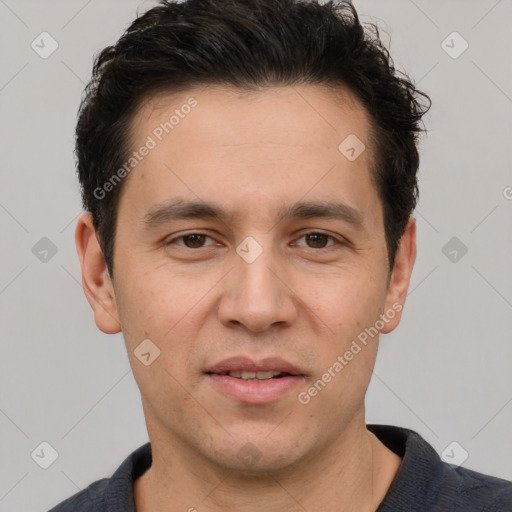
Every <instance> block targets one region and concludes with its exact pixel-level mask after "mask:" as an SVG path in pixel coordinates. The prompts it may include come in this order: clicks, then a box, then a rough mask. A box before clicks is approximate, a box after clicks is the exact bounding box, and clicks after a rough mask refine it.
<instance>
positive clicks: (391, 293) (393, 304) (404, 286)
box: [381, 216, 416, 334]
mask: <svg viewBox="0 0 512 512" xmlns="http://www.w3.org/2000/svg"><path fill="white" fill-rule="evenodd" d="M415 260H416V221H415V220H414V218H413V217H412V216H411V217H410V218H409V222H408V223H407V227H406V228H405V232H404V234H403V235H402V238H401V239H400V245H399V247H398V250H397V252H396V256H395V263H394V265H393V271H392V274H391V278H390V282H389V286H388V291H387V296H386V305H385V309H384V315H386V316H388V317H389V321H388V322H387V323H386V324H385V326H384V328H383V329H382V331H381V332H382V333H383V334H387V333H388V332H391V331H392V330H394V329H395V328H396V327H397V325H398V324H399V323H400V318H401V316H402V308H403V306H404V304H405V299H406V297H407V290H408V289H409V282H410V279H411V274H412V269H413V267H414V262H415ZM388 312H390V313H391V312H392V315H391V314H389V315H388V314H387V313H388ZM391 316H392V318H391Z"/></svg>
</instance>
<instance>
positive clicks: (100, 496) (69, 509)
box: [48, 478, 109, 512]
mask: <svg viewBox="0 0 512 512" xmlns="http://www.w3.org/2000/svg"><path fill="white" fill-rule="evenodd" d="M108 482H109V479H108V478H102V479H101V480H97V481H96V482H93V483H92V484H90V485H89V486H88V487H86V488H85V489H82V490H81V491H79V492H77V493H76V494H73V496H70V497H69V498H67V499H65V500H64V501H62V502H60V503H59V504H58V505H56V506H55V507H53V508H52V509H51V510H49V511H48V512H98V511H102V510H103V501H104V495H105V491H106V489H107V485H108Z"/></svg>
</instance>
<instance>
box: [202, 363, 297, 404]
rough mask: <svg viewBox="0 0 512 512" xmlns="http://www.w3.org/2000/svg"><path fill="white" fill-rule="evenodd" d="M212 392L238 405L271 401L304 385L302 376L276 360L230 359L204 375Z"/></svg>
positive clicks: (293, 367) (290, 365) (289, 365)
mask: <svg viewBox="0 0 512 512" xmlns="http://www.w3.org/2000/svg"><path fill="white" fill-rule="evenodd" d="M204 373H205V374H206V376H208V377H209V379H210V382H211V383H212V386H213V387H214V388H215V390H216V391H218V392H220V393H221V394H222V395H224V396H227V397H229V398H231V399H235V400H236V401H238V402H242V403H248V404H249V403H250V404H264V403H269V402H275V401H277V400H279V399H280V398H282V397H283V396H284V395H286V394H287V393H289V392H290V391H291V390H292V389H293V388H296V387H297V386H298V385H299V384H300V383H302V382H304V380H305V377H306V375H305V374H304V373H303V372H302V371H301V370H300V369H298V368H297V367H296V366H295V365H293V364H291V363H289V362H288V361H285V360H283V359H280V358H266V359H263V360H261V361H254V360H252V359H249V358H246V357H234V358H231V359H227V360H224V361H221V362H220V363H218V364H216V365H215V366H213V367H211V368H209V369H208V370H206V371H205V372H204Z"/></svg>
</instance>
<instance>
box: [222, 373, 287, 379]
mask: <svg viewBox="0 0 512 512" xmlns="http://www.w3.org/2000/svg"><path fill="white" fill-rule="evenodd" d="M228 375H229V376H230V377H236V378H237V379H244V380H267V379H272V378H273V377H275V376H277V375H281V372H274V371H270V372H236V371H233V372H228Z"/></svg>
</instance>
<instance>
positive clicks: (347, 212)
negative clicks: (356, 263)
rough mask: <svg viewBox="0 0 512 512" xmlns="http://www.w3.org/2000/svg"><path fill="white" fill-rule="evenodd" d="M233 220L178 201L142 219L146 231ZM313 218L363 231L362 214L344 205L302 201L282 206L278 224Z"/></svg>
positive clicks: (217, 210) (210, 209)
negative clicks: (181, 223) (174, 223)
mask: <svg viewBox="0 0 512 512" xmlns="http://www.w3.org/2000/svg"><path fill="white" fill-rule="evenodd" d="M230 218H232V214H230V213H229V212H228V211H227V210H224V209H223V208H221V207H219V206H217V205H215V204H212V203H207V202H204V201H185V200H182V199H176V200H173V201H171V202H169V203H165V204H162V205H158V206H156V207H154V208H152V209H150V210H149V211H148V212H147V213H146V215H144V217H143V218H142V223H143V225H144V227H145V228H146V229H156V228H158V227H160V226H162V225H164V224H167V223H170V222H172V221H177V220H185V219H201V220H208V219H209V220H219V221H222V222H227V221H228V220H229V219H230ZM313 218H324V219H335V220H341V221H343V222H345V223H347V224H349V225H351V226H353V227H355V228H357V229H360V230H362V229H363V227H364V220H363V215H362V213H361V212H360V211H359V210H357V209H356V208H354V207H352V206H349V205H347V204H344V203H338V202H332V201H299V202H296V203H293V204H291V205H288V206H286V205H285V206H281V207H280V208H279V210H278V212H277V222H281V221H283V220H290V219H313Z"/></svg>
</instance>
